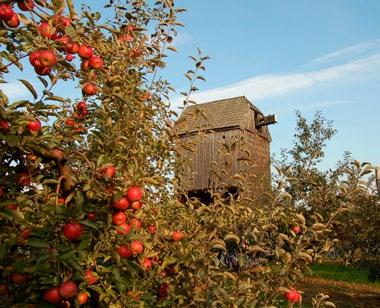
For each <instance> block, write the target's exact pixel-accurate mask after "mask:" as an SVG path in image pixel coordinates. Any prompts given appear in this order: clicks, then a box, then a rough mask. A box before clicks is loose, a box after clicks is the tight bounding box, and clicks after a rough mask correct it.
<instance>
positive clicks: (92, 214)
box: [87, 212, 96, 221]
mask: <svg viewBox="0 0 380 308" xmlns="http://www.w3.org/2000/svg"><path fill="white" fill-rule="evenodd" d="M87 219H88V220H91V221H94V220H95V219H96V214H95V213H94V212H89V213H87Z"/></svg>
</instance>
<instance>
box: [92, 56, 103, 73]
mask: <svg viewBox="0 0 380 308" xmlns="http://www.w3.org/2000/svg"><path fill="white" fill-rule="evenodd" d="M103 65H104V61H103V59H102V58H101V57H99V56H92V57H91V59H90V66H91V67H92V68H94V69H96V70H98V69H101V68H102V67H103Z"/></svg>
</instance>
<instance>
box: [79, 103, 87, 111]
mask: <svg viewBox="0 0 380 308" xmlns="http://www.w3.org/2000/svg"><path fill="white" fill-rule="evenodd" d="M77 109H78V111H79V112H84V111H87V104H86V102H85V101H80V102H79V103H78V104H77Z"/></svg>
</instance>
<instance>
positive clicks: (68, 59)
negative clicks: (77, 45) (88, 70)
mask: <svg viewBox="0 0 380 308" xmlns="http://www.w3.org/2000/svg"><path fill="white" fill-rule="evenodd" d="M65 59H66V61H69V62H71V61H73V60H74V59H75V57H74V56H73V55H71V54H69V55H66V56H65Z"/></svg>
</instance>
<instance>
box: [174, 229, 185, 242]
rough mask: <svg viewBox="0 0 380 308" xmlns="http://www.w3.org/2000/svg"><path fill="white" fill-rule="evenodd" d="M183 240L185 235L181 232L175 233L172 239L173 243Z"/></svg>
mask: <svg viewBox="0 0 380 308" xmlns="http://www.w3.org/2000/svg"><path fill="white" fill-rule="evenodd" d="M182 238H183V233H182V232H181V231H173V232H172V239H173V241H180V240H181V239H182Z"/></svg>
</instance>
